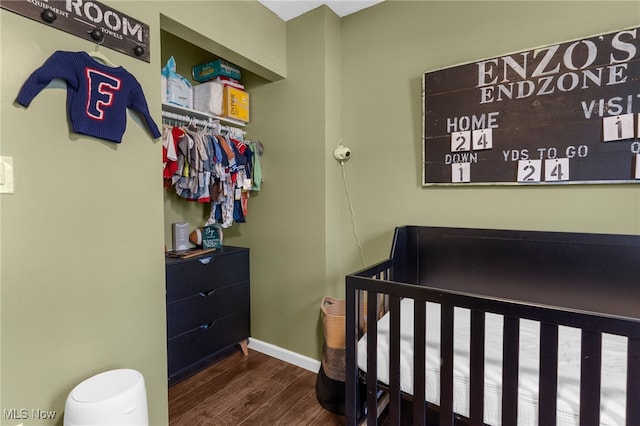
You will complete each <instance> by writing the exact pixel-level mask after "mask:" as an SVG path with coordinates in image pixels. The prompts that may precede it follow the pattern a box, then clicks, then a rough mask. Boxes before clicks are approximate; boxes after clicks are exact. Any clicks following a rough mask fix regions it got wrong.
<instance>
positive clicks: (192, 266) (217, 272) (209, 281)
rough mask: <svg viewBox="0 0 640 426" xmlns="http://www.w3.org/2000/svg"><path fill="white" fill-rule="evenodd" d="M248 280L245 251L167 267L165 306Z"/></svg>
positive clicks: (182, 262) (196, 259)
mask: <svg viewBox="0 0 640 426" xmlns="http://www.w3.org/2000/svg"><path fill="white" fill-rule="evenodd" d="M248 280H249V250H246V249H243V250H240V249H238V250H236V251H231V252H229V253H224V252H222V253H217V252H215V253H212V254H211V255H203V256H201V257H197V258H194V259H187V260H182V261H178V262H172V263H167V266H166V282H167V303H169V302H173V301H175V300H180V299H183V298H186V297H190V296H194V295H197V294H199V293H207V292H210V291H212V290H214V289H216V288H220V287H224V286H227V285H230V284H235V283H239V282H242V281H248Z"/></svg>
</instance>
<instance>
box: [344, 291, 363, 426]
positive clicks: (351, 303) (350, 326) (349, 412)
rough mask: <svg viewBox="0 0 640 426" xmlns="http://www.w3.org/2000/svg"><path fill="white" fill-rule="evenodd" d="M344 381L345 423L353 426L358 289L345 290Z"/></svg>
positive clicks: (355, 405)
mask: <svg viewBox="0 0 640 426" xmlns="http://www.w3.org/2000/svg"><path fill="white" fill-rule="evenodd" d="M346 293H347V294H346V328H347V330H346V370H347V371H346V376H345V377H346V383H345V414H346V417H345V425H346V426H355V424H356V422H357V416H358V412H359V411H358V402H357V401H358V396H359V395H358V381H359V379H358V365H357V361H356V356H357V353H356V352H357V351H356V348H357V340H358V338H359V336H358V321H357V318H359V298H360V297H359V296H360V294H362V292H361V291H359V290H349V289H347V292H346Z"/></svg>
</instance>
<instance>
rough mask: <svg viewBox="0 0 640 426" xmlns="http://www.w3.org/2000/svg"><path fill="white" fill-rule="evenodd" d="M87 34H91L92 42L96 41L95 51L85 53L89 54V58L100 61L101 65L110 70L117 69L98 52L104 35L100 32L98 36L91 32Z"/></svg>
mask: <svg viewBox="0 0 640 426" xmlns="http://www.w3.org/2000/svg"><path fill="white" fill-rule="evenodd" d="M94 31H95V30H94ZM89 33H90V34H91V37H92V38H93V39H94V40H96V48H95V50H94V51H93V52H87V53H88V54H89V56H91V57H92V58H94V59H97V60H99V61H101V62H102V63H103V64H105V65H107V66H109V67H111V68H117V67H118V65H116V64H114V63H113V62H111V61H110V60H109V58H107V57H106V56H105V54H104V53H102V52H100V50H99V48H100V45H101V44H102V43H104V34H102V32H100V35H94V33H93V32H91V31H90V32H89Z"/></svg>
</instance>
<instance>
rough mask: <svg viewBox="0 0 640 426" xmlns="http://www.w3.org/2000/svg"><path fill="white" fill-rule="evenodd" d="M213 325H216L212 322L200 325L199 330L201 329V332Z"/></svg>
mask: <svg viewBox="0 0 640 426" xmlns="http://www.w3.org/2000/svg"><path fill="white" fill-rule="evenodd" d="M215 323H216V322H215V321H214V322H210V323H208V324H202V325H201V326H200V328H201V329H203V330H206V329H207V328H209V327H211V326H212V325H213V324H215Z"/></svg>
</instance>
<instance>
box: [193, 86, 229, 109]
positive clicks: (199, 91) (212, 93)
mask: <svg viewBox="0 0 640 426" xmlns="http://www.w3.org/2000/svg"><path fill="white" fill-rule="evenodd" d="M223 87H224V86H222V84H219V83H216V82H213V81H210V82H207V83H202V84H198V85H196V86H193V109H196V110H198V111H202V112H206V113H207V114H212V115H222V101H223V99H224V90H223Z"/></svg>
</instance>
